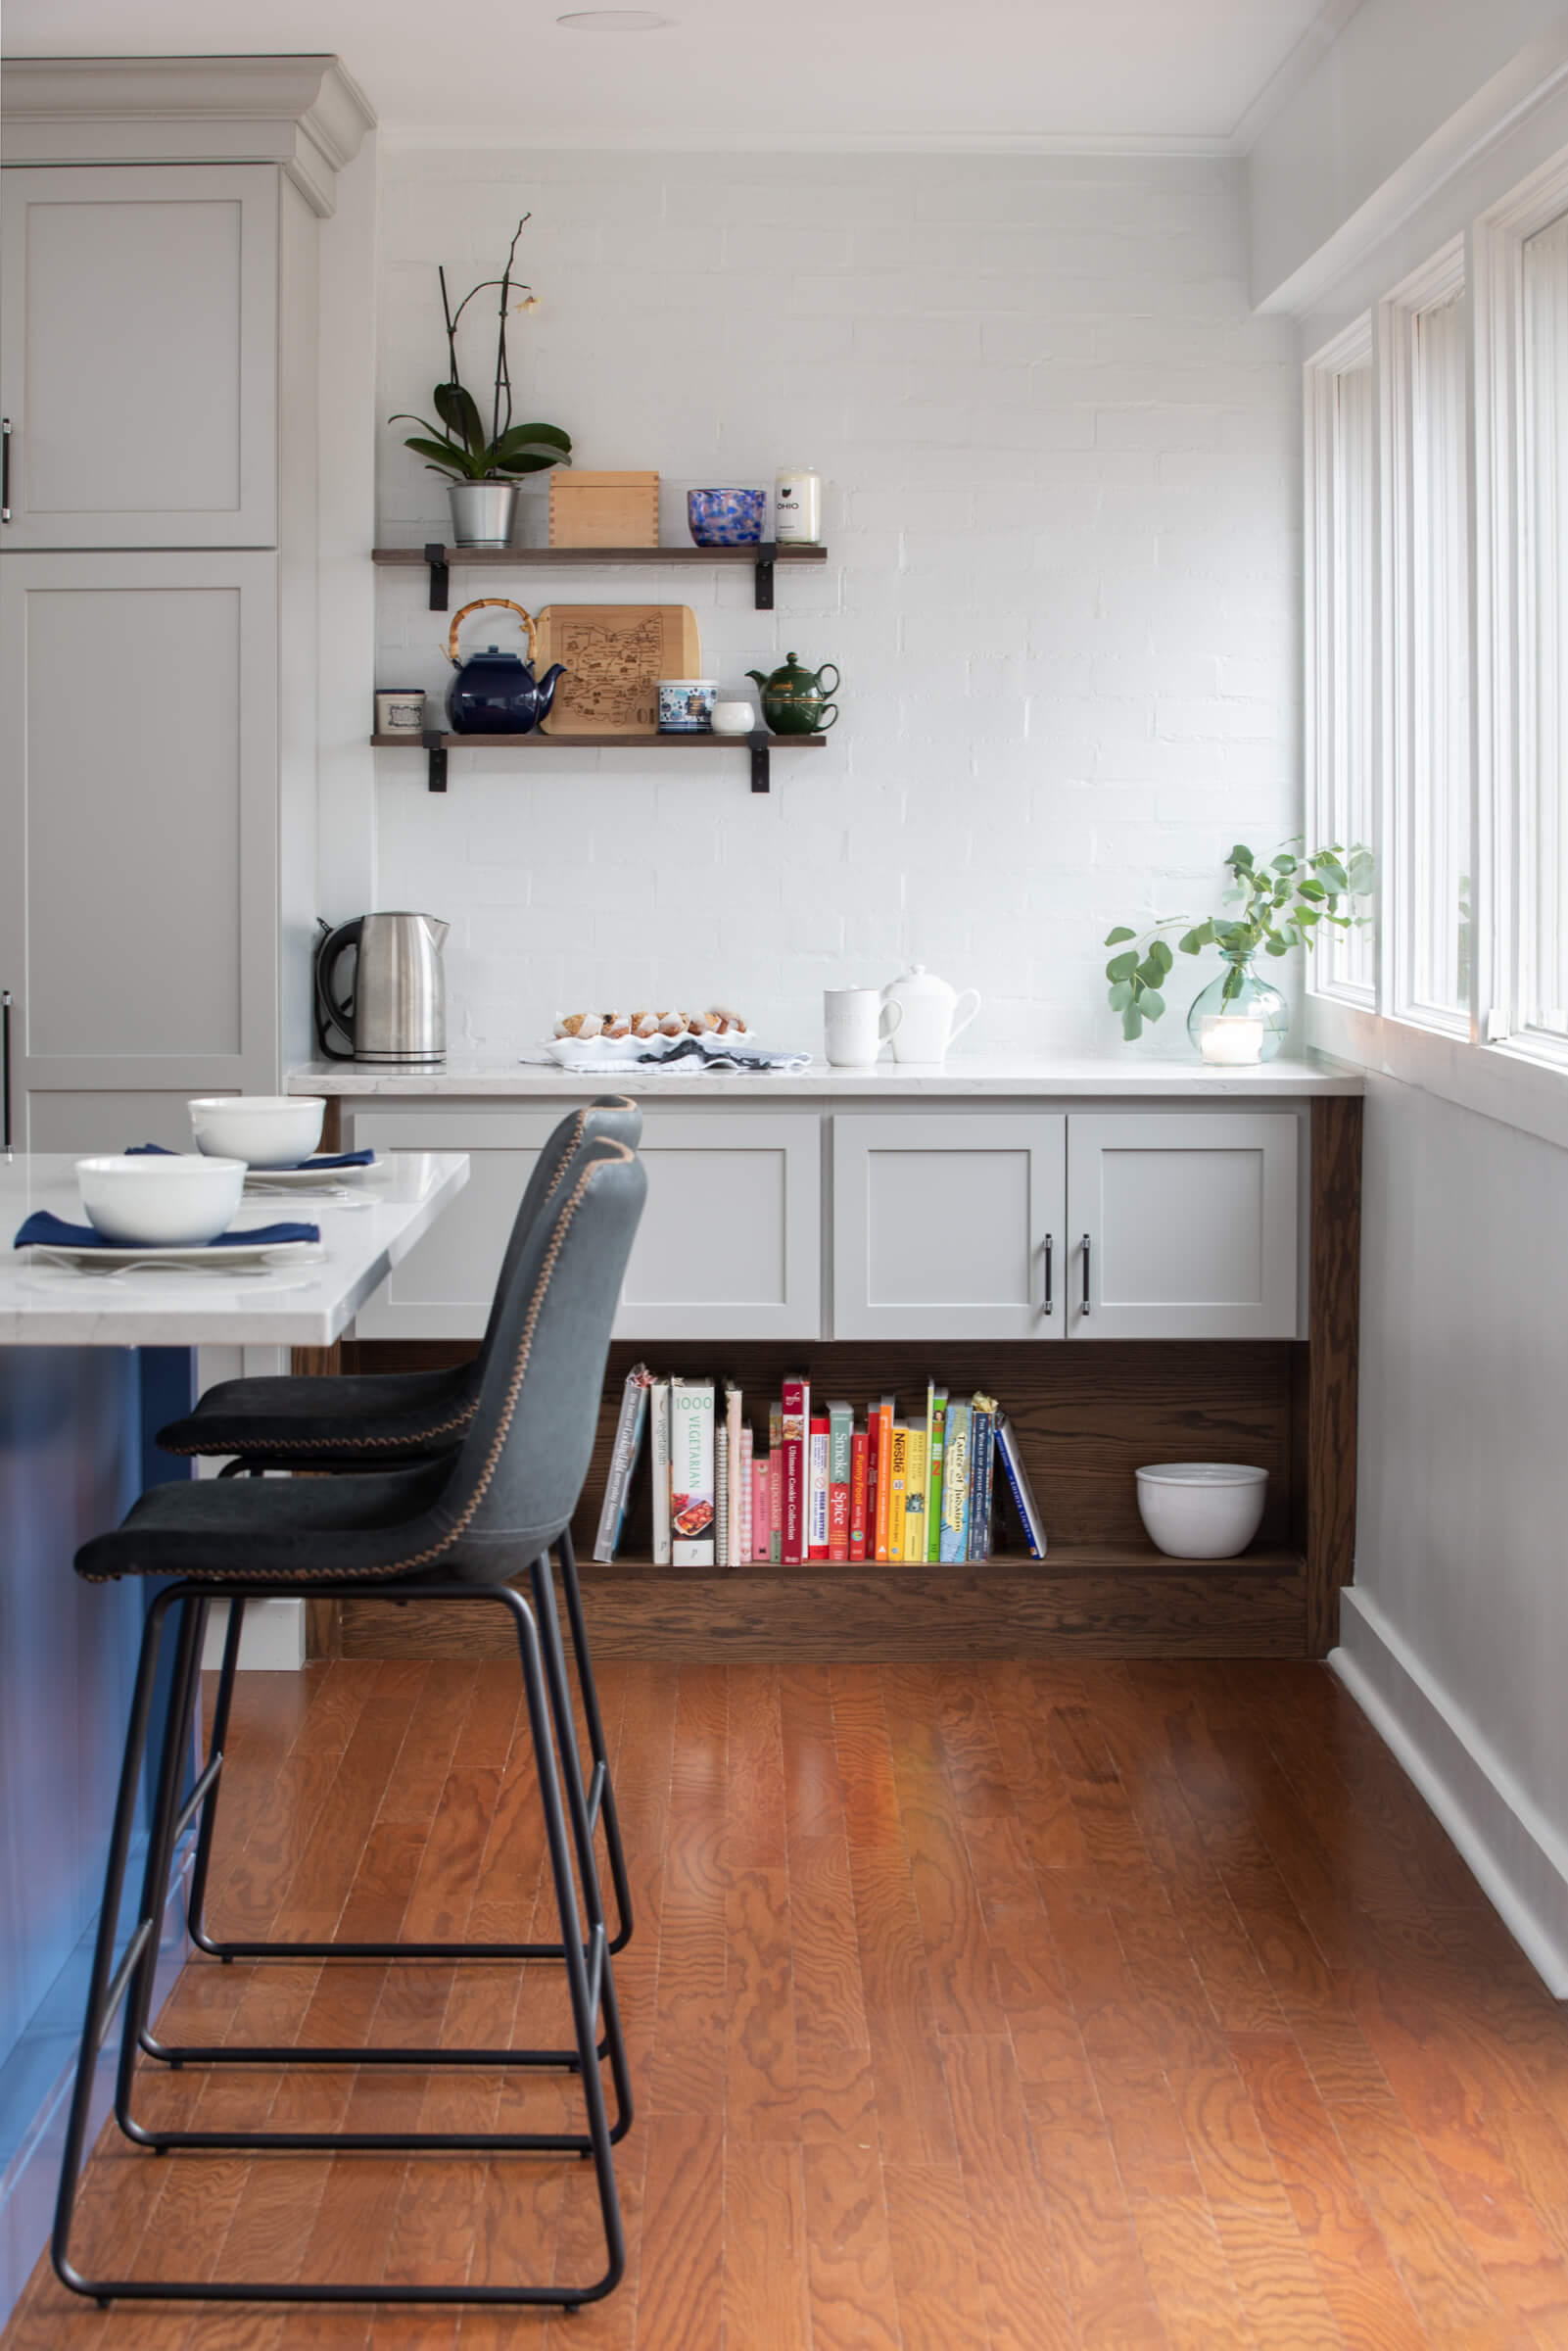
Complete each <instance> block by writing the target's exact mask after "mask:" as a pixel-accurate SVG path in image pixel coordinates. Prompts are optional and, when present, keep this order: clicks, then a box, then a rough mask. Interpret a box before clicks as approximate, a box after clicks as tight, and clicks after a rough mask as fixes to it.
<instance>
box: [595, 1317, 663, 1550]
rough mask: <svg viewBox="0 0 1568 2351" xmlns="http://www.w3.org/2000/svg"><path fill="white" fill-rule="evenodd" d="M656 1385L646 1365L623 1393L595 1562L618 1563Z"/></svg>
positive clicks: (630, 1375) (629, 1378)
mask: <svg viewBox="0 0 1568 2351" xmlns="http://www.w3.org/2000/svg"><path fill="white" fill-rule="evenodd" d="M652 1385H653V1374H652V1372H651V1371H650V1370H649V1369H648V1367H647V1366H646V1364H634V1365H633V1366H632V1368H631V1370H630V1371H628V1373H627V1375H626V1385H625V1386H624V1387H623V1388H622V1390H621V1409H620V1412H619V1414H618V1415H617V1416H616V1422H615V1442H614V1444H613V1445H612V1446H611V1448H610V1469H609V1475H608V1476H607V1477H606V1479H605V1480H604V1500H603V1502H602V1503H601V1504H600V1506H599V1514H598V1534H597V1537H596V1539H595V1541H594V1559H614V1557H615V1547H616V1545H617V1544H618V1543H619V1542H620V1539H621V1529H622V1527H623V1526H624V1525H625V1524H626V1498H627V1495H628V1493H629V1491H630V1489H631V1484H632V1470H633V1467H634V1465H635V1463H636V1462H637V1457H638V1450H639V1448H640V1447H641V1442H642V1428H643V1423H644V1422H645V1420H646V1418H647V1409H648V1390H649V1388H650V1387H651V1386H652Z"/></svg>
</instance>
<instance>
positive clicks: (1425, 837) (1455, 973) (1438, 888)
mask: <svg viewBox="0 0 1568 2351" xmlns="http://www.w3.org/2000/svg"><path fill="white" fill-rule="evenodd" d="M1410 335H1411V342H1410V468H1411V478H1410V508H1409V511H1410V615H1409V639H1410V641H1409V648H1408V658H1409V686H1410V734H1409V765H1408V772H1407V774H1406V775H1405V776H1404V777H1403V778H1402V788H1403V790H1404V791H1405V792H1406V793H1407V795H1408V800H1407V824H1406V827H1405V834H1404V837H1405V840H1406V843H1407V851H1406V854H1407V857H1408V867H1407V873H1406V887H1407V892H1408V895H1407V901H1406V903H1407V906H1408V911H1409V933H1410V936H1409V970H1408V982H1407V985H1408V994H1409V999H1410V1007H1411V1009H1412V1010H1415V1011H1428V1012H1436V1013H1439V1014H1449V1015H1468V1012H1469V1009H1470V984H1471V911H1470V563H1469V534H1468V525H1467V503H1468V502H1467V496H1466V485H1467V475H1466V465H1465V353H1464V322H1463V316H1462V312H1461V309H1460V301H1459V297H1458V296H1457V295H1454V296H1452V297H1450V299H1449V301H1447V302H1444V303H1440V304H1439V305H1437V306H1436V307H1435V308H1434V309H1432V310H1429V311H1420V312H1416V313H1415V314H1414V316H1413V317H1412V318H1411V320H1410Z"/></svg>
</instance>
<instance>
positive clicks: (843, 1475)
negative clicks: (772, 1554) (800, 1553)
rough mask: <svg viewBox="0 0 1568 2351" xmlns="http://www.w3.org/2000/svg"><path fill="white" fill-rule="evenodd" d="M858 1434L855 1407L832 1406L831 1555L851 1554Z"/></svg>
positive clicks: (829, 1415)
mask: <svg viewBox="0 0 1568 2351" xmlns="http://www.w3.org/2000/svg"><path fill="white" fill-rule="evenodd" d="M854 1438H855V1415H854V1410H853V1408H852V1407H851V1406H849V1405H847V1404H831V1405H830V1406H829V1407H828V1557H829V1558H830V1559H837V1560H844V1559H848V1557H849V1457H850V1448H851V1447H852V1445H853V1443H854Z"/></svg>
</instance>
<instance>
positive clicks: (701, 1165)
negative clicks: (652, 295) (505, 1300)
mask: <svg viewBox="0 0 1568 2351" xmlns="http://www.w3.org/2000/svg"><path fill="white" fill-rule="evenodd" d="M567 1108H568V1105H567V1104H566V1103H565V1102H561V1103H558V1104H556V1105H555V1106H553V1107H550V1108H545V1109H540V1110H513V1109H509V1108H507V1109H501V1108H499V1107H496V1108H492V1107H491V1106H490V1105H488V1104H485V1103H469V1104H463V1105H453V1106H451V1107H450V1108H445V1109H433V1108H409V1109H401V1108H399V1107H398V1106H397V1105H395V1104H390V1103H389V1104H378V1105H376V1106H375V1107H374V1108H368V1109H357V1108H356V1109H353V1111H352V1116H351V1118H350V1121H349V1125H350V1128H351V1131H352V1135H353V1141H354V1145H355V1147H356V1148H360V1147H363V1146H364V1145H367V1144H368V1145H370V1146H371V1147H373V1148H375V1149H377V1150H383V1151H395V1150H451V1151H466V1152H467V1153H468V1155H469V1164H470V1175H469V1181H468V1187H467V1189H466V1191H465V1192H464V1194H463V1197H462V1199H461V1200H460V1201H459V1203H458V1205H457V1207H456V1208H455V1209H453V1210H452V1212H451V1214H450V1215H449V1216H447V1217H444V1218H442V1219H441V1220H440V1221H439V1223H437V1224H436V1225H435V1226H434V1227H433V1228H432V1230H431V1231H430V1232H429V1233H428V1234H427V1235H426V1236H425V1238H424V1239H423V1240H422V1241H421V1242H420V1243H419V1245H418V1247H417V1248H415V1249H413V1250H410V1252H409V1254H408V1256H407V1257H406V1258H405V1259H404V1262H403V1264H402V1265H401V1266H399V1267H398V1269H397V1271H395V1272H394V1273H393V1274H392V1275H391V1276H390V1277H389V1279H388V1280H387V1281H386V1282H385V1283H384V1284H383V1285H382V1287H381V1289H379V1290H378V1291H377V1293H376V1295H375V1297H374V1298H373V1299H372V1300H371V1302H370V1304H369V1305H368V1306H367V1307H365V1308H364V1309H363V1310H362V1311H361V1313H360V1315H359V1317H358V1319H357V1322H356V1335H357V1336H358V1337H359V1338H363V1339H387V1338H427V1339H462V1338H474V1339H477V1338H479V1337H480V1336H481V1335H482V1333H483V1331H484V1327H485V1320H486V1317H487V1316H488V1314H489V1312H490V1302H491V1297H492V1294H493V1292H494V1290H495V1285H496V1276H497V1273H498V1272H499V1267H500V1260H501V1255H502V1252H503V1251H504V1249H505V1245H506V1236H507V1234H508V1233H509V1232H510V1230H511V1225H512V1219H513V1218H514V1216H515V1215H516V1213H517V1204H518V1201H519V1200H520V1199H521V1198H522V1194H523V1189H524V1187H525V1185H526V1184H527V1181H528V1177H529V1176H530V1174H531V1173H532V1170H533V1166H534V1162H535V1159H536V1158H537V1156H538V1153H539V1149H540V1146H541V1145H542V1144H543V1142H544V1141H545V1139H546V1136H547V1135H548V1133H549V1132H550V1129H551V1128H553V1127H554V1125H555V1123H556V1121H557V1120H558V1119H559V1118H561V1117H562V1116H564V1115H565V1112H566V1110H567ZM642 1157H643V1162H644V1165H645V1166H646V1169H647V1176H648V1197H647V1206H646V1208H645V1210H644V1212H643V1216H642V1223H641V1227H640V1229H639V1232H638V1237H637V1243H636V1246H635V1247H634V1249H633V1252H632V1259H631V1263H630V1265H629V1266H628V1268H627V1272H626V1283H625V1287H624V1289H623V1291H622V1304H621V1311H620V1314H619V1315H618V1316H617V1318H616V1322H615V1335H616V1337H617V1338H623V1339H650V1340H654V1339H657V1340H688V1339H689V1340H706V1339H742V1338H749V1339H759V1338H761V1339H767V1338H778V1339H811V1338H817V1337H819V1336H820V1335H821V1330H822V1312H821V1301H822V1271H821V1269H822V1256H821V1250H822V1197H821V1159H822V1143H821V1127H820V1124H819V1121H818V1118H817V1115H816V1113H815V1112H814V1111H797V1112H785V1113H780V1114H778V1115H772V1114H767V1113H762V1114H753V1113H750V1112H747V1111H734V1112H724V1111H712V1112H709V1111H703V1110H696V1111H685V1110H669V1111H657V1110H655V1111H650V1112H649V1113H648V1114H647V1116H646V1117H645V1119H644V1121H643V1128H642Z"/></svg>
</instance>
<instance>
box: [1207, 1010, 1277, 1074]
mask: <svg viewBox="0 0 1568 2351" xmlns="http://www.w3.org/2000/svg"><path fill="white" fill-rule="evenodd" d="M1202 1045H1203V1057H1204V1059H1205V1061H1209V1062H1213V1063H1215V1064H1216V1065H1218V1066H1220V1067H1222V1068H1225V1069H1242V1068H1245V1067H1246V1066H1247V1064H1248V1063H1250V1062H1254V1061H1261V1060H1262V1058H1263V1023H1262V1018H1261V1015H1260V1014H1258V1013H1234V1014H1232V1015H1230V1016H1229V1018H1227V1017H1225V1016H1224V1015H1223V1014H1221V1015H1220V1016H1219V1018H1218V1019H1216V1020H1211V1021H1206V1022H1205V1023H1204V1032H1203V1038H1202Z"/></svg>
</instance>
